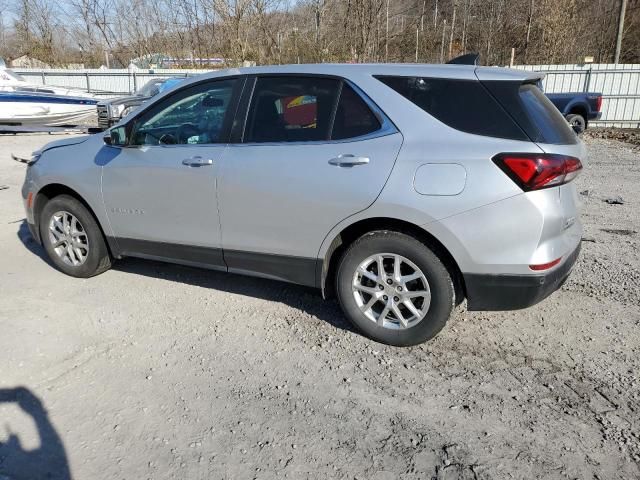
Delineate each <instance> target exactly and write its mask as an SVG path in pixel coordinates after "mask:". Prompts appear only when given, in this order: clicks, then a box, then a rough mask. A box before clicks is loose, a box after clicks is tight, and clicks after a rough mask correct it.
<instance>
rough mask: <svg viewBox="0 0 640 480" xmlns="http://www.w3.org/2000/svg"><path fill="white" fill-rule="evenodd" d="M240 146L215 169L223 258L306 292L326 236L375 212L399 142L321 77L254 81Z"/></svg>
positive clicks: (371, 112) (381, 121) (379, 117)
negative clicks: (303, 287) (347, 220)
mask: <svg viewBox="0 0 640 480" xmlns="http://www.w3.org/2000/svg"><path fill="white" fill-rule="evenodd" d="M245 91H248V92H249V94H250V98H246V99H244V100H245V103H246V104H247V113H246V120H245V122H244V128H243V129H241V131H240V133H239V135H238V138H237V140H238V142H237V143H232V144H230V146H229V147H228V148H227V149H226V150H225V152H224V154H223V157H222V158H221V160H220V174H219V175H220V177H219V183H218V189H219V190H218V199H219V205H220V221H221V226H222V245H223V249H224V258H225V262H226V263H227V265H228V267H229V270H230V271H248V272H253V273H260V274H263V275H266V276H269V277H274V278H279V279H284V280H290V281H294V282H297V283H303V284H308V285H314V284H315V262H316V257H317V254H318V251H319V248H320V245H321V243H322V241H323V239H324V237H325V236H326V234H327V233H328V232H329V231H330V230H331V228H332V227H334V226H335V225H336V224H337V223H339V222H340V221H341V220H343V219H344V218H346V217H348V216H350V215H353V214H355V213H357V212H359V211H361V210H363V209H366V208H367V207H368V206H369V205H371V204H372V203H373V202H374V200H375V199H376V197H377V196H378V194H379V193H380V191H381V190H382V188H383V186H384V184H385V182H386V180H387V178H388V177H389V174H390V172H391V169H392V168H393V164H394V162H395V159H396V157H397V154H398V151H399V149H400V146H401V144H402V136H401V134H400V133H399V132H398V131H397V130H396V129H395V127H394V126H393V125H392V124H391V122H390V121H389V120H388V119H387V118H386V117H385V116H384V114H383V113H382V112H381V111H379V109H378V108H377V107H376V106H375V105H374V104H373V103H372V102H371V100H370V99H368V98H367V97H366V96H365V95H364V94H362V92H360V91H359V90H358V89H357V87H355V86H354V85H351V84H350V83H349V82H347V81H344V80H342V79H339V78H329V77H324V76H308V75H306V76H296V75H287V76H260V77H258V78H256V79H255V86H254V88H253V92H252V94H251V89H250V88H245Z"/></svg>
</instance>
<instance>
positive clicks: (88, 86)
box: [13, 68, 208, 97]
mask: <svg viewBox="0 0 640 480" xmlns="http://www.w3.org/2000/svg"><path fill="white" fill-rule="evenodd" d="M13 71H14V72H16V73H17V74H19V75H22V76H23V77H24V79H25V80H26V81H28V82H30V83H36V84H40V85H53V86H58V87H67V88H77V89H80V90H84V91H85V92H90V93H93V94H95V95H99V96H105V97H115V96H120V95H129V94H131V93H133V92H135V91H136V90H137V89H138V88H140V87H142V86H144V84H146V83H147V82H148V81H149V80H151V79H152V78H154V77H155V78H157V77H178V78H181V77H188V76H192V75H197V74H199V73H205V72H207V71H208V70H169V69H156V70H136V71H133V70H127V69H117V70H116V69H112V70H101V69H86V70H64V69H33V68H25V69H13Z"/></svg>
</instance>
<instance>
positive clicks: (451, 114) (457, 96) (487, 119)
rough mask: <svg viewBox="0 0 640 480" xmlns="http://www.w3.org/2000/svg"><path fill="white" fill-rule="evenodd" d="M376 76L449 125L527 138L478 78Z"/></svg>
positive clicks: (475, 132)
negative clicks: (476, 79)
mask: <svg viewBox="0 0 640 480" xmlns="http://www.w3.org/2000/svg"><path fill="white" fill-rule="evenodd" d="M375 78H377V79H378V80H380V81H381V82H382V83H384V84H385V85H387V86H389V87H391V88H392V89H393V90H395V91H396V92H398V93H399V94H400V95H402V96H403V97H405V98H407V99H408V100H410V101H411V102H412V103H414V104H415V105H417V106H418V107H420V108H421V109H422V110H424V111H425V112H427V113H428V114H430V115H432V116H433V117H435V118H436V119H438V120H439V121H441V122H442V123H444V124H446V125H448V126H449V127H451V128H455V129H456V130H460V131H463V132H466V133H473V134H475V135H483V136H487V137H498V138H506V139H512V140H529V138H528V137H527V135H526V134H525V132H524V131H523V130H522V128H520V126H518V124H517V123H516V122H515V120H514V119H513V118H512V117H511V116H510V115H509V114H508V113H507V112H506V111H505V109H504V108H503V106H502V105H500V103H499V102H498V101H497V100H496V99H495V98H494V97H493V96H492V95H491V93H490V92H489V91H488V90H487V89H486V88H485V87H484V86H483V85H482V83H480V82H479V81H475V80H455V79H448V78H425V77H398V76H376V77H375Z"/></svg>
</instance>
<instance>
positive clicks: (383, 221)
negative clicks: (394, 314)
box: [318, 217, 466, 305]
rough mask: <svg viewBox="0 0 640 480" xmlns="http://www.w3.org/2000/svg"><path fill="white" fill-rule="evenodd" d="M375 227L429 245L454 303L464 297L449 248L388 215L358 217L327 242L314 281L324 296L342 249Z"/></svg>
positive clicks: (332, 288)
mask: <svg viewBox="0 0 640 480" xmlns="http://www.w3.org/2000/svg"><path fill="white" fill-rule="evenodd" d="M377 230H390V231H395V232H400V233H404V234H407V235H410V236H412V237H414V238H416V239H417V240H419V241H421V242H422V243H424V244H425V245H426V246H427V247H429V248H430V249H431V250H432V251H433V253H435V254H436V255H437V256H438V258H439V259H440V260H441V261H442V263H443V264H444V265H445V267H446V268H447V270H448V271H449V274H450V275H451V279H452V280H453V284H454V288H455V294H456V305H459V304H460V303H461V302H462V301H463V300H464V298H465V297H466V290H465V285H464V277H463V275H462V272H461V270H460V267H459V266H458V263H457V262H456V260H455V258H454V257H453V255H451V253H450V252H449V250H448V249H447V248H446V247H445V246H444V245H443V244H442V242H441V241H440V240H438V239H437V238H436V237H435V236H434V235H433V234H432V233H430V232H429V231H427V230H425V229H424V228H422V227H420V226H418V225H415V224H413V223H411V222H408V221H405V220H400V219H397V218H390V217H373V218H366V219H362V220H358V221H357V222H354V223H352V224H350V225H348V226H346V227H345V228H344V229H343V230H341V231H340V232H339V233H338V234H337V235H336V236H335V237H334V238H333V239H332V241H331V243H330V244H329V248H328V249H327V251H326V253H325V255H324V258H322V259H321V261H322V264H321V269H320V272H319V278H318V282H319V285H320V288H321V290H322V295H323V296H324V297H325V298H329V297H333V296H334V294H335V275H336V271H337V267H338V263H339V262H340V259H341V258H342V255H343V254H344V252H345V251H346V249H347V248H348V247H349V245H351V244H352V243H353V242H354V241H355V240H357V239H358V238H360V237H361V236H362V235H365V234H367V233H369V232H373V231H377Z"/></svg>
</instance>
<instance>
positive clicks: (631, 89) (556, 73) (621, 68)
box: [515, 63, 640, 128]
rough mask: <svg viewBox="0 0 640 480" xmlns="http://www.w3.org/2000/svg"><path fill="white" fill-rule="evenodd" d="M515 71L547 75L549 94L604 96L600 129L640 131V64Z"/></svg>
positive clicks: (599, 121)
mask: <svg viewBox="0 0 640 480" xmlns="http://www.w3.org/2000/svg"><path fill="white" fill-rule="evenodd" d="M515 68H521V69H524V70H533V71H539V72H545V73H546V76H545V79H544V81H543V85H544V90H545V92H547V93H563V92H599V93H602V97H603V98H602V118H600V120H598V121H597V122H596V121H594V122H591V123H592V124H593V125H597V126H599V127H627V128H640V64H620V65H614V64H604V63H603V64H592V65H519V66H516V67H515Z"/></svg>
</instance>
